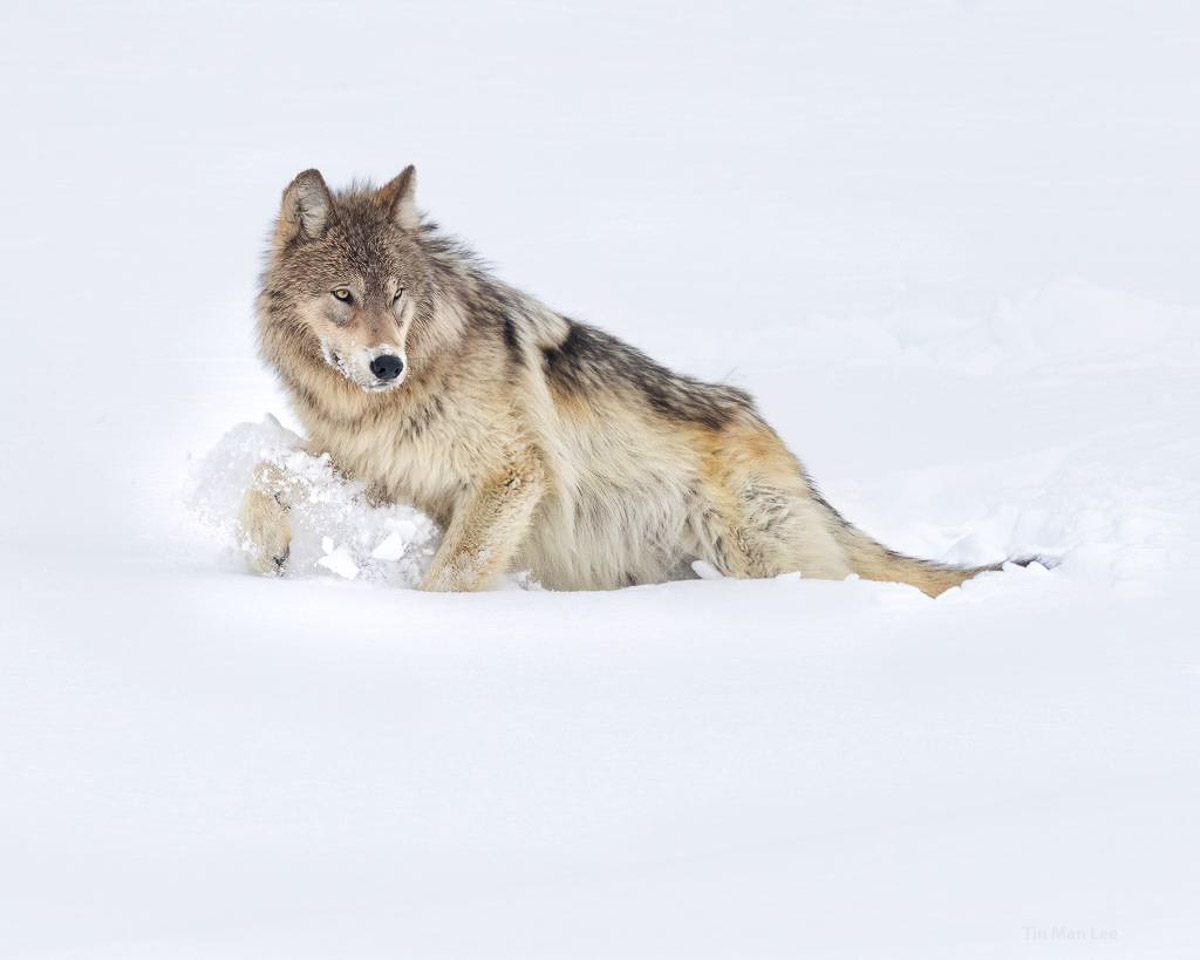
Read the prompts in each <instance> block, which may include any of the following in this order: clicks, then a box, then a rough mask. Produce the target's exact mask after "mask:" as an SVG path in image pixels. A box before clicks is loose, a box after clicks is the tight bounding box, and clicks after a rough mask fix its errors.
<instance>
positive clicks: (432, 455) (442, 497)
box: [310, 409, 487, 523]
mask: <svg viewBox="0 0 1200 960" xmlns="http://www.w3.org/2000/svg"><path fill="white" fill-rule="evenodd" d="M476 423H477V422H474V421H473V418H470V417H462V416H460V415H458V414H457V412H455V411H446V410H436V409H435V410H432V411H427V410H424V409H420V410H415V411H405V410H400V411H396V412H394V413H393V412H389V413H388V414H387V415H381V416H375V417H363V418H361V419H360V421H359V422H357V423H355V424H354V425H353V426H350V425H339V426H333V425H331V424H329V423H327V422H317V423H313V424H311V434H310V435H311V436H312V439H313V441H314V442H315V444H316V446H317V447H318V448H319V449H321V450H322V451H328V453H329V455H330V456H331V457H332V458H333V462H334V464H335V465H336V466H337V467H338V469H339V470H341V471H342V472H344V473H345V474H346V475H347V476H349V477H351V478H353V479H355V480H359V481H361V482H363V483H365V484H366V485H367V487H368V488H369V490H370V492H371V494H372V496H375V497H377V498H379V499H380V500H384V501H387V502H400V503H411V504H413V505H414V506H416V507H418V508H420V509H421V510H424V511H425V512H426V513H429V514H430V515H432V516H433V517H435V518H436V519H438V520H439V521H441V522H443V523H444V522H447V520H448V519H449V517H450V516H451V515H452V513H453V511H454V507H455V505H456V504H457V502H458V501H459V499H460V498H461V497H462V496H463V494H464V493H465V491H466V490H467V489H469V487H470V486H471V484H472V481H473V479H478V476H479V474H480V472H482V471H483V470H484V469H485V467H484V461H485V460H486V455H487V454H486V451H485V450H483V449H482V447H483V446H485V444H481V442H480V431H479V429H478V427H477V425H476Z"/></svg>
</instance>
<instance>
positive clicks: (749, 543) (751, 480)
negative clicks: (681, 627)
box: [691, 426, 851, 580]
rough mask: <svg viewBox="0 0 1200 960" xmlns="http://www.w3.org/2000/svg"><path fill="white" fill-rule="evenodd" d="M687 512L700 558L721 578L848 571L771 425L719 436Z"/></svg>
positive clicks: (824, 575) (830, 575) (833, 575)
mask: <svg viewBox="0 0 1200 960" xmlns="http://www.w3.org/2000/svg"><path fill="white" fill-rule="evenodd" d="M703 479H704V482H703V483H702V485H701V488H700V497H699V500H698V502H697V504H696V507H695V508H694V510H693V513H692V522H691V527H692V532H693V536H694V538H695V541H696V546H697V549H698V551H699V553H700V556H701V559H704V560H706V561H708V562H709V563H710V564H712V565H713V567H715V568H716V569H717V570H718V571H720V572H721V573H723V574H724V575H725V576H727V577H736V578H740V579H746V578H758V577H774V576H778V575H779V574H781V573H794V572H796V571H800V573H802V574H803V575H804V576H806V577H814V578H818V579H823V580H840V579H842V578H844V577H846V576H847V575H848V574H850V572H851V568H850V565H849V562H848V559H847V557H846V552H845V550H844V549H843V548H842V546H841V545H840V544H839V543H838V542H837V540H836V538H835V537H834V536H833V535H832V533H831V531H830V529H829V525H828V523H827V521H826V516H825V513H824V511H822V509H821V507H820V504H819V503H818V502H817V501H816V499H815V498H814V497H813V496H812V494H811V492H810V491H809V489H808V486H807V484H806V483H805V482H804V479H803V474H802V473H801V470H800V465H799V464H798V463H797V462H796V460H795V458H794V457H793V456H792V455H791V454H790V453H789V452H788V451H787V448H786V447H784V446H783V443H782V442H781V441H780V440H779V439H778V437H776V436H775V435H774V434H773V433H771V432H770V431H769V430H766V429H764V428H761V427H756V426H749V427H745V426H743V427H740V428H733V429H729V430H726V431H724V432H723V433H722V434H720V435H718V438H717V439H716V440H715V441H714V442H713V443H712V447H711V449H710V452H709V455H708V457H707V458H706V461H705V466H704V478H703Z"/></svg>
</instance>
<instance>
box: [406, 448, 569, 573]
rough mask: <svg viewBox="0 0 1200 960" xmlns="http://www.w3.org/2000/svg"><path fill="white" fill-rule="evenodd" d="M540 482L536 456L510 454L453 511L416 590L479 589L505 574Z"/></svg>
mask: <svg viewBox="0 0 1200 960" xmlns="http://www.w3.org/2000/svg"><path fill="white" fill-rule="evenodd" d="M544 486H545V478H544V474H543V470H542V466H541V463H540V462H539V461H538V460H537V458H536V457H535V456H533V455H532V454H527V453H523V454H518V455H515V456H514V457H513V458H512V460H511V461H510V462H509V463H508V464H507V465H506V466H505V468H504V469H503V470H501V471H499V472H498V473H497V474H496V475H495V476H493V478H492V479H491V480H489V481H488V482H486V483H485V484H483V486H482V487H480V488H479V489H477V490H475V491H474V492H472V493H471V494H470V495H469V497H468V498H467V499H466V500H465V501H464V502H463V503H462V504H460V506H459V507H458V509H457V510H456V511H455V513H454V517H453V519H452V520H451V521H450V526H449V527H448V528H447V530H446V535H445V538H444V539H443V540H442V545H441V547H440V548H439V549H438V552H437V555H436V556H435V557H434V558H433V565H432V566H431V567H430V568H429V572H428V573H427V574H426V575H425V580H424V581H423V582H422V584H421V589H422V590H437V591H449V592H454V591H464V590H479V589H481V588H483V587H486V586H488V585H489V584H490V583H491V582H492V581H493V580H495V578H496V577H498V576H499V575H500V574H502V573H504V571H505V570H507V569H508V565H509V564H510V563H511V562H512V559H513V557H514V556H515V555H516V553H517V550H518V549H519V548H520V546H521V543H522V542H523V541H524V540H525V536H526V534H527V533H528V531H529V521H530V518H531V517H532V516H533V511H534V509H535V508H536V507H537V504H538V501H539V500H540V499H541V497H542V493H543V490H544Z"/></svg>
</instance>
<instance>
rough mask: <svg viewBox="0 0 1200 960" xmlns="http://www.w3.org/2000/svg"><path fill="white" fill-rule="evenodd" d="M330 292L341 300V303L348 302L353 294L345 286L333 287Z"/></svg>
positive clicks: (352, 297)
mask: <svg viewBox="0 0 1200 960" xmlns="http://www.w3.org/2000/svg"><path fill="white" fill-rule="evenodd" d="M331 292H332V293H333V295H334V297H336V298H337V299H338V300H341V301H342V303H349V302H350V301H351V300H353V299H354V296H353V294H351V293H350V291H349V290H347V289H346V288H345V287H334V288H333V290H332V291H331Z"/></svg>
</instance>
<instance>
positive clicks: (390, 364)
mask: <svg viewBox="0 0 1200 960" xmlns="http://www.w3.org/2000/svg"><path fill="white" fill-rule="evenodd" d="M403 369H404V361H403V360H401V359H400V358H399V357H394V356H392V355H391V354H390V353H385V354H384V355H383V356H381V357H376V358H375V359H374V360H372V361H371V372H372V373H373V374H375V376H377V377H378V378H379V379H380V380H395V379H396V378H397V377H398V376H400V371H401V370H403Z"/></svg>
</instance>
